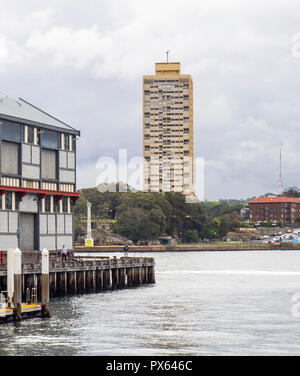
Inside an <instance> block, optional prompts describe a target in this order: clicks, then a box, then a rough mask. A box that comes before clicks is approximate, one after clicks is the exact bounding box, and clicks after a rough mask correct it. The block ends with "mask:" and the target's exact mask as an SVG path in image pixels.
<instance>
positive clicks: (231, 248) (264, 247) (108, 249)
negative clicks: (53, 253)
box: [73, 244, 300, 254]
mask: <svg viewBox="0 0 300 376" xmlns="http://www.w3.org/2000/svg"><path fill="white" fill-rule="evenodd" d="M73 251H74V252H76V253H102V252H103V253H124V249H123V246H117V245H116V246H95V247H84V246H78V247H74V249H73ZM235 251H300V248H298V247H294V246H292V245H289V244H285V245H282V246H281V247H280V246H271V245H269V244H255V245H248V244H247V245H246V244H245V245H233V244H232V245H228V246H223V245H196V246H195V245H194V246H188V245H186V246H185V245H180V246H178V245H177V246H175V245H174V246H130V247H129V254H130V253H136V252H141V253H143V252H145V253H164V252H170V253H184V252H235Z"/></svg>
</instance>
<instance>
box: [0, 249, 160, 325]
mask: <svg viewBox="0 0 300 376" xmlns="http://www.w3.org/2000/svg"><path fill="white" fill-rule="evenodd" d="M2 256H3V257H2V262H3V264H2V265H0V293H2V297H3V296H5V292H6V290H7V267H6V255H5V254H4V255H2ZM40 258H41V255H40V253H39V252H28V251H26V252H23V253H22V269H21V295H22V302H24V303H22V304H21V314H22V315H23V314H25V313H32V314H34V315H36V314H38V313H42V312H41V310H42V307H41V304H39V303H38V302H39V301H40V299H41V296H42V288H43V282H42V267H41V260H40ZM154 283H155V262H154V259H153V258H149V257H120V258H116V257H113V258H110V257H103V256H99V257H95V256H93V257H89V256H84V257H83V256H81V257H78V258H76V257H73V258H72V259H70V260H68V261H61V259H60V257H58V256H57V254H56V253H55V252H51V253H50V257H49V291H48V293H49V297H50V298H54V297H57V296H67V295H75V294H85V293H97V292H105V291H109V290H117V289H124V288H130V287H137V286H140V285H143V284H154ZM3 293H4V295H3ZM4 304H5V303H2V306H1V302H0V321H1V319H3V318H9V317H13V316H14V310H13V309H12V308H11V307H7V306H4Z"/></svg>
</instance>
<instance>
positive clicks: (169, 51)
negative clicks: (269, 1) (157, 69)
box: [166, 50, 171, 63]
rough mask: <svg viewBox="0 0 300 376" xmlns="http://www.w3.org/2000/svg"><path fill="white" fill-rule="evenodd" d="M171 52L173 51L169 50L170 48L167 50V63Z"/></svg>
mask: <svg viewBox="0 0 300 376" xmlns="http://www.w3.org/2000/svg"><path fill="white" fill-rule="evenodd" d="M170 52H171V51H169V50H168V51H167V52H166V54H167V63H168V62H169V53H170Z"/></svg>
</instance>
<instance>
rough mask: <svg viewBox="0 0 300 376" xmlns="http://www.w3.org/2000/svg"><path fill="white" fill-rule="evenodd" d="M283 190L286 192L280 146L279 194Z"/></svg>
mask: <svg viewBox="0 0 300 376" xmlns="http://www.w3.org/2000/svg"><path fill="white" fill-rule="evenodd" d="M283 192H284V186H283V178H282V155H281V148H280V155H279V181H278V195H281V194H282V193H283Z"/></svg>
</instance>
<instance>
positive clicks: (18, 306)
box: [13, 248, 22, 321]
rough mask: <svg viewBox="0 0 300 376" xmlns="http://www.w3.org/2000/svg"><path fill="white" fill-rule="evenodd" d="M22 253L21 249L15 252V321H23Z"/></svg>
mask: <svg viewBox="0 0 300 376" xmlns="http://www.w3.org/2000/svg"><path fill="white" fill-rule="evenodd" d="M21 272H22V253H21V251H20V250H19V248H16V249H15V250H14V309H13V317H14V320H18V321H19V320H22V280H21Z"/></svg>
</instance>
